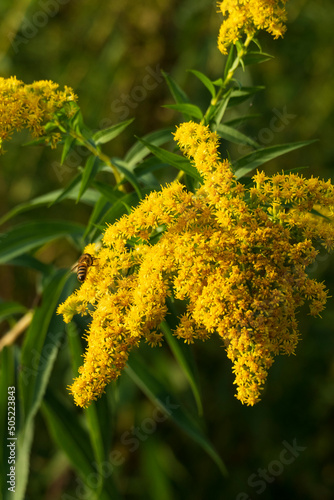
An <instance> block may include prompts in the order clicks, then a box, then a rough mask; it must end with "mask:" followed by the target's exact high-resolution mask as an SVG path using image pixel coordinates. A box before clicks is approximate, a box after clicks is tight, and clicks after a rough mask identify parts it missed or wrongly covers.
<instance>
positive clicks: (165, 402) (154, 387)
mask: <svg viewBox="0 0 334 500" xmlns="http://www.w3.org/2000/svg"><path fill="white" fill-rule="evenodd" d="M125 370H126V372H127V374H128V375H129V376H130V377H131V379H132V380H133V381H134V382H135V383H136V384H137V385H138V387H139V388H140V389H141V390H142V391H143V392H144V394H146V396H147V397H148V398H149V399H150V400H151V401H152V403H153V404H154V405H156V406H158V407H159V408H161V409H162V410H163V411H164V413H165V414H166V415H168V416H169V418H170V419H171V420H172V421H173V422H175V423H176V424H177V425H178V426H179V427H180V428H181V429H182V430H183V431H184V432H185V433H186V434H187V435H188V436H190V437H191V438H192V439H193V440H194V441H195V442H196V443H197V444H199V445H200V446H201V447H202V448H203V449H204V450H205V451H206V452H207V453H208V455H210V456H211V458H212V459H213V460H214V462H215V463H216V464H217V466H218V467H219V469H220V470H221V472H222V474H223V475H227V471H226V467H225V465H224V463H223V461H222V459H221V458H220V456H219V455H218V453H217V452H216V450H215V449H214V447H213V445H212V444H211V443H210V441H209V440H208V438H207V437H206V436H205V435H204V433H203V431H202V429H201V427H200V425H199V423H198V421H197V420H196V419H195V418H194V417H193V416H191V415H189V414H188V413H187V412H186V410H185V408H182V406H181V405H180V403H178V402H177V401H176V400H175V398H174V397H173V396H171V394H170V392H169V391H167V390H166V389H165V388H164V387H163V385H162V384H161V383H160V382H159V381H158V380H157V378H156V377H155V376H154V375H153V374H151V373H150V372H149V369H148V367H147V365H144V364H143V362H140V361H139V356H138V354H137V353H136V356H131V357H130V360H129V361H128V364H127V367H126V369H125Z"/></svg>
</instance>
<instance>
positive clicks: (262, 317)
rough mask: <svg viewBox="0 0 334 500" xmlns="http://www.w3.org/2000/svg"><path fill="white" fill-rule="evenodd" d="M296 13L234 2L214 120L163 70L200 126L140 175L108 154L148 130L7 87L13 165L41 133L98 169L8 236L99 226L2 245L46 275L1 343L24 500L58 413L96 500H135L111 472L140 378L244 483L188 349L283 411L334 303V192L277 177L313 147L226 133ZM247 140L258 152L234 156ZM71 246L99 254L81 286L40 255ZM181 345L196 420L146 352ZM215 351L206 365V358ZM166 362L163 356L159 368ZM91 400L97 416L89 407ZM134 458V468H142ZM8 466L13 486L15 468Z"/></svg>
mask: <svg viewBox="0 0 334 500" xmlns="http://www.w3.org/2000/svg"><path fill="white" fill-rule="evenodd" d="M285 4H286V1H285V0H254V1H252V2H250V1H248V0H237V1H231V0H223V1H221V2H218V15H219V16H221V27H220V30H219V35H218V40H217V46H218V49H219V51H220V52H221V58H222V59H221V61H222V65H221V67H220V68H219V69H217V73H216V74H215V75H213V76H211V77H209V76H207V75H206V74H204V73H202V72H200V71H198V70H197V69H196V68H195V69H193V70H192V76H193V77H194V78H197V79H198V80H199V82H200V84H201V85H203V92H207V93H208V94H209V95H210V101H209V103H208V105H207V107H206V109H203V106H202V104H200V103H197V102H191V100H190V99H189V97H188V96H187V94H186V92H185V91H184V90H183V89H182V88H181V87H180V86H179V84H178V83H177V82H176V81H175V80H174V79H173V78H172V77H171V76H170V75H169V74H167V73H165V72H163V76H164V79H165V83H166V85H167V86H168V88H169V90H170V92H171V94H172V96H173V98H174V100H175V103H174V104H169V105H166V107H167V108H168V109H170V110H174V112H175V114H174V115H172V116H174V117H175V116H180V115H182V118H181V119H180V120H179V121H178V123H172V124H170V127H169V128H164V129H159V130H151V131H149V133H148V134H147V135H146V136H145V137H143V138H137V137H136V138H135V139H134V141H133V145H132V146H131V148H130V149H129V151H128V152H127V153H126V154H125V155H124V157H123V158H122V159H121V158H118V157H113V156H110V155H109V154H108V153H106V152H105V150H104V145H105V144H107V143H111V144H113V143H112V141H114V140H115V139H117V138H119V137H120V134H122V133H124V131H127V130H129V129H128V127H129V126H130V125H131V127H135V123H136V122H135V121H134V122H133V119H127V120H125V121H121V122H118V123H115V124H112V125H111V126H109V127H108V128H105V129H102V130H97V131H96V130H95V131H93V130H91V129H90V127H88V126H87V125H86V124H85V121H84V118H83V116H84V114H85V113H84V109H83V110H81V109H80V106H79V104H80V91H79V90H76V89H75V90H72V88H70V87H67V86H65V87H64V90H62V89H61V88H60V86H59V85H58V84H57V83H53V82H52V81H44V80H43V81H35V82H33V83H24V82H22V81H20V80H19V79H17V78H16V77H15V76H12V77H8V78H0V110H1V113H0V114H1V116H0V141H1V142H0V150H1V153H2V154H6V150H5V148H6V147H8V148H10V147H12V143H11V142H9V141H10V140H11V139H12V137H13V134H14V133H15V131H22V130H23V129H27V130H28V131H30V132H31V135H32V140H31V141H30V142H29V143H28V144H26V145H25V147H26V148H27V149H26V150H27V151H28V148H29V147H32V146H37V145H38V146H39V147H41V146H42V145H45V146H49V147H51V148H58V150H59V149H60V148H61V151H62V152H61V155H60V163H61V165H63V164H65V163H66V160H67V159H68V158H69V156H70V155H71V154H72V152H73V151H75V150H76V149H80V154H81V158H82V162H81V163H80V164H79V165H78V168H77V170H76V173H75V175H73V176H72V178H71V179H70V181H69V183H68V185H67V186H65V187H62V188H61V189H57V190H56V191H53V192H50V193H47V194H45V195H43V196H40V197H39V198H36V199H34V200H32V201H30V202H29V203H25V204H23V205H22V206H18V207H15V208H14V209H12V210H11V211H10V212H9V213H7V214H5V215H4V216H3V217H2V218H1V220H0V222H1V223H2V224H5V223H8V221H9V220H11V219H12V218H13V217H15V216H17V215H19V214H20V213H24V212H26V211H28V210H30V209H31V208H36V207H37V208H38V207H41V206H42V207H51V206H55V205H59V204H61V203H63V202H64V201H65V200H75V201H76V202H77V203H81V202H83V201H84V202H86V201H87V202H88V203H90V204H91V206H92V211H91V215H90V217H89V220H87V221H86V222H85V223H84V224H82V223H78V222H76V221H72V220H71V217H70V216H69V217H68V218H66V219H65V220H54V219H40V218H36V220H33V221H31V222H23V223H22V224H18V225H14V226H13V227H10V228H9V229H8V230H5V231H4V232H3V233H2V234H1V240H0V262H1V263H2V264H5V263H11V264H13V265H18V266H22V265H23V266H27V267H30V268H32V269H34V270H36V271H38V272H39V273H41V275H42V279H41V280H40V282H39V285H38V290H39V294H38V295H39V297H38V300H37V301H36V305H35V306H34V307H33V308H32V309H31V310H26V309H25V308H23V307H21V308H20V306H18V304H16V303H8V305H7V306H6V304H3V309H2V315H3V316H4V317H6V316H7V317H10V318H11V321H10V324H11V328H10V329H9V331H8V332H7V334H6V335H5V336H4V337H3V338H2V339H1V348H2V377H3V380H4V381H5V382H6V383H7V382H8V384H7V385H8V386H9V387H11V395H12V397H13V398H14V399H15V398H16V404H17V412H18V414H19V416H20V420H19V421H18V423H17V429H16V431H17V437H18V441H17V465H16V476H15V478H14V475H13V477H12V478H11V480H12V481H13V483H14V485H13V488H14V490H10V491H11V492H12V491H15V494H16V495H17V496H16V497H15V498H17V499H23V498H24V495H25V491H26V487H27V478H28V472H29V460H28V459H29V453H30V450H31V443H32V435H33V428H34V420H35V418H36V415H37V412H38V410H39V409H40V408H41V409H42V413H43V416H44V418H45V421H46V422H47V423H48V426H49V428H50V432H51V434H52V436H53V438H54V440H55V442H56V443H57V444H58V445H59V447H60V448H62V449H63V450H64V451H65V453H66V454H67V456H68V458H69V460H70V462H71V463H72V464H73V466H74V467H75V468H76V469H77V471H78V473H79V475H80V477H81V478H82V481H83V483H84V484H85V488H86V491H87V492H88V493H87V494H88V495H90V496H88V497H87V498H99V499H102V500H104V499H105V500H107V499H109V498H121V494H120V492H119V491H118V488H117V487H116V483H115V481H114V478H113V477H112V474H105V472H103V471H105V468H103V467H104V466H105V463H106V461H107V462H108V460H110V455H109V452H110V449H109V446H110V440H109V441H108V439H109V438H110V436H109V434H108V439H105V438H104V431H105V428H106V422H109V420H108V419H109V416H110V402H111V401H112V400H114V399H115V398H116V394H117V391H118V386H117V384H120V383H121V382H120V381H121V380H122V378H123V376H124V373H127V375H128V376H130V378H131V379H132V380H133V382H134V383H135V384H137V385H138V387H140V388H141V389H142V390H143V391H144V393H145V394H146V395H147V397H148V398H149V399H150V400H151V401H152V402H154V404H156V405H158V407H159V408H160V410H161V412H162V413H163V414H165V415H167V416H168V417H170V418H171V420H172V421H174V422H175V423H176V424H178V425H179V426H180V428H181V429H183V430H184V431H185V433H186V434H188V436H190V437H191V438H192V439H193V440H194V441H195V442H196V443H197V445H199V446H202V448H203V449H204V450H205V451H206V452H207V453H208V454H209V455H210V457H211V459H213V460H214V461H215V462H216V464H217V466H218V468H219V469H220V471H221V473H222V474H223V475H226V473H227V470H228V468H229V464H227V465H226V466H225V464H224V462H223V460H222V457H221V456H220V455H219V453H217V450H216V449H215V446H214V444H213V443H212V442H211V441H210V440H209V438H208V437H207V433H206V432H205V431H204V430H203V404H202V398H201V394H200V390H199V386H200V380H201V372H200V371H199V373H198V374H197V373H196V370H195V368H194V360H193V358H192V354H191V350H190V347H191V346H189V345H188V344H195V345H197V344H200V341H202V342H204V341H205V342H212V341H213V338H216V340H217V339H219V342H220V345H221V347H222V349H221V356H222V357H223V356H225V354H224V351H225V353H226V356H227V358H228V359H229V360H230V362H231V369H232V372H233V376H234V384H235V386H236V391H235V395H236V398H237V399H238V400H239V402H238V404H239V405H241V404H243V405H245V406H246V407H247V406H254V405H255V404H256V403H258V402H259V401H260V400H262V404H266V392H265V391H264V389H265V388H266V387H269V390H270V380H269V381H267V378H268V371H269V368H271V367H272V365H273V363H274V360H275V358H276V357H277V356H279V355H284V354H287V355H291V354H295V351H296V347H297V344H298V342H299V340H300V328H299V324H298V321H299V312H300V310H301V309H303V307H304V309H303V310H305V306H308V312H309V314H310V315H311V316H315V317H319V319H318V321H321V319H320V314H321V312H322V311H324V309H325V305H326V302H327V299H328V296H329V291H328V290H327V288H326V286H325V284H324V283H323V282H321V281H319V280H317V279H316V278H314V277H311V276H310V274H309V272H308V271H309V269H310V266H312V265H313V264H314V263H315V262H316V259H317V257H318V255H319V254H320V252H327V253H329V252H331V251H332V250H333V248H334V227H333V215H334V188H333V185H332V184H331V182H330V180H321V179H320V178H318V177H314V176H313V175H309V176H308V175H307V171H304V173H303V174H300V173H299V170H298V168H296V169H294V170H289V171H286V170H285V169H284V163H282V165H281V167H280V169H279V171H278V172H277V173H266V171H265V170H264V168H265V167H264V165H265V163H266V162H268V161H269V160H272V159H277V161H278V162H279V161H280V160H281V158H280V157H281V156H282V155H284V154H286V153H289V152H291V151H294V150H297V149H299V148H301V147H304V146H308V145H309V144H311V143H312V141H301V142H290V143H286V144H281V145H280V144H275V145H270V146H268V147H261V146H260V145H259V144H258V143H257V142H256V141H255V140H254V139H252V138H251V137H249V136H247V135H245V134H243V133H242V132H240V131H239V130H238V128H237V124H238V123H240V120H242V119H244V120H247V117H244V118H241V119H240V120H234V121H233V120H232V121H226V113H227V111H228V110H231V109H233V108H235V109H238V106H239V105H240V104H242V103H243V102H245V101H246V100H247V99H249V98H250V97H252V96H254V95H255V94H256V93H257V92H258V91H259V90H261V88H260V87H255V86H252V87H247V86H243V85H242V83H241V82H240V71H245V68H246V66H249V65H252V64H260V63H263V62H265V61H268V60H270V59H271V56H270V55H269V54H267V53H265V52H263V51H262V48H261V45H260V42H259V37H260V36H261V31H266V32H268V33H269V34H270V35H272V36H273V37H274V39H277V38H279V37H283V35H284V34H285V32H286V22H287V13H286V9H285ZM238 71H239V73H238ZM237 75H238V76H237ZM229 142H233V143H237V144H241V145H243V146H246V147H247V148H248V149H249V152H248V153H247V154H246V155H245V156H243V157H241V158H233V155H231V153H230V150H229V148H228V147H227V146H226V145H227V144H229ZM6 144H8V146H6ZM163 146H164V147H163ZM162 169H167V171H168V172H169V174H170V172H174V174H173V175H174V178H173V179H171V180H169V181H168V182H164V183H162V182H161V180H160V177H159V175H158V174H157V173H159V172H160V171H161V170H162ZM101 179H103V181H101ZM106 179H107V180H106ZM43 210H44V209H43ZM45 210H46V208H45ZM59 238H67V240H69V241H70V242H71V245H72V246H73V248H75V250H76V251H77V255H78V258H79V257H80V255H81V254H86V255H85V257H84V258H83V259H81V260H79V262H78V264H77V265H76V266H75V265H74V266H73V269H74V270H76V269H77V270H78V277H79V282H78V281H76V277H75V273H71V272H70V271H71V270H73V269H72V266H71V267H70V268H69V269H57V267H56V266H53V265H52V263H44V262H41V261H40V260H39V259H38V257H37V255H36V251H37V250H38V249H40V248H42V247H43V246H44V245H51V244H53V243H54V241H55V240H56V239H59ZM18 313H20V314H21V316H22V318H21V319H20V320H19V321H18V322H17V323H15V322H13V319H12V315H13V314H18ZM65 328H66V333H67V336H68V342H69V346H70V353H71V357H72V366H73V372H74V381H72V382H70V381H69V382H70V385H69V388H68V392H67V393H66V394H67V399H66V398H65V397H64V396H61V397H59V396H58V395H57V392H56V391H55V390H54V387H53V385H52V384H51V383H50V380H51V373H52V368H53V366H54V363H55V360H56V358H57V353H58V352H59V348H60V345H61V342H62V338H63V333H64V329H65ZM25 330H26V333H25V337H24V341H23V344H22V346H21V347H20V349H19V350H17V351H16V350H15V351H14V350H13V349H14V348H13V344H14V342H15V340H16V338H17V337H18V336H19V335H20V334H21V333H22V332H24V331H25ZM81 339H83V343H82V341H81ZM164 341H167V343H168V346H169V348H170V350H171V352H172V354H173V355H174V357H175V359H176V362H177V363H178V366H179V369H181V370H182V371H183V372H184V377H185V379H186V380H187V382H188V384H189V387H190V390H191V393H192V397H193V402H194V405H193V407H192V411H191V415H190V413H189V410H188V408H187V405H183V404H182V403H181V401H180V400H178V398H177V397H176V396H175V392H176V391H174V392H173V389H172V388H171V389H170V390H169V389H167V386H166V385H164V384H163V383H162V382H161V381H160V380H158V377H157V380H156V379H155V377H154V375H152V373H151V371H150V369H149V367H148V366H145V364H143V363H142V362H141V357H140V352H141V350H142V348H143V345H144V344H145V343H146V344H148V345H149V346H151V347H156V348H160V347H162V346H163V344H164ZM184 344H186V345H184ZM82 345H83V346H84V350H85V351H84V354H82ZM197 348H198V352H200V349H201V345H198V346H197ZM157 352H160V350H159V349H154V350H152V351H151V354H150V356H151V357H152V359H153V358H154V357H155V356H158V354H157ZM82 357H83V359H81V358H82ZM16 359H17V361H16ZM16 363H18V364H19V367H16V366H15V365H16ZM153 363H154V361H153ZM116 380H117V383H116V382H115V381H116ZM108 384H109V385H108ZM283 390H284V387H282V391H283ZM106 392H107V394H105V393H106ZM69 394H70V395H71V396H70V397H69ZM72 397H73V399H72ZM170 398H171V399H172V402H171V400H170ZM14 399H13V400H14ZM231 399H232V400H233V398H231ZM73 400H74V403H75V405H77V406H78V407H81V408H83V409H84V410H80V409H78V408H75V407H74V405H73ZM253 410H254V409H253V408H249V409H248V411H250V412H251V411H253ZM78 411H80V412H82V411H83V415H85V417H84V418H85V419H86V426H85V425H82V422H81V420H80V418H77V417H78V413H77V412H78ZM80 415H81V413H80ZM166 418H167V417H166ZM161 421H162V420H161ZM87 426H88V430H87ZM108 426H109V423H108ZM110 426H111V423H110ZM13 428H14V427H13ZM109 431H110V429H108V433H109ZM143 440H144V439H143ZM121 459H122V460H121ZM121 459H120V460H121V461H120V463H121V464H122V463H124V460H125V459H124V456H122V455H121ZM123 459H124V460H123ZM108 463H109V462H108ZM5 467H7V469H6V470H8V464H7V465H5ZM4 470H5V469H4ZM13 474H14V473H13ZM18 474H19V475H18ZM93 474H96V475H97V478H98V479H97V481H96V483H95V484H94V486H92V484H91V482H90V481H89V477H90V476H91V475H93ZM7 486H8V485H6V484H5V482H4V481H3V480H2V483H1V488H2V492H3V498H11V497H10V496H8V491H9V490H8V488H7ZM61 498H73V497H72V496H70V497H68V496H66V494H65V496H61ZM147 498H148V497H147ZM152 498H153V497H152ZM155 498H158V497H155ZM159 498H160V497H159ZM161 498H162V497H161ZM166 498H172V497H170V496H168V497H167V496H166ZM207 498H209V497H207ZM216 498H218V497H216ZM240 498H241V497H240ZM244 498H246V497H244Z"/></svg>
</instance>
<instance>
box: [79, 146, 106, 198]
mask: <svg viewBox="0 0 334 500" xmlns="http://www.w3.org/2000/svg"><path fill="white" fill-rule="evenodd" d="M99 164H100V160H99V158H97V157H96V156H89V158H88V159H87V161H86V165H85V168H84V170H83V172H82V179H81V184H80V190H79V194H78V197H77V202H78V201H79V200H80V198H81V196H82V195H83V194H84V192H85V191H86V189H87V188H88V186H89V185H90V183H91V182H92V180H93V179H94V177H95V176H96V174H97V172H98V169H99Z"/></svg>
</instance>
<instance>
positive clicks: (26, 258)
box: [8, 253, 55, 276]
mask: <svg viewBox="0 0 334 500" xmlns="http://www.w3.org/2000/svg"><path fill="white" fill-rule="evenodd" d="M8 263H9V264H10V265H11V266H19V267H27V268H29V269H34V270H35V271H38V272H40V273H42V274H43V275H45V276H47V275H49V274H51V273H52V272H54V270H55V268H54V266H53V265H52V264H45V263H44V262H41V261H40V260H38V259H36V258H35V257H33V256H32V255H29V254H27V253H25V254H22V255H20V256H19V257H15V259H11V260H10V261H9V262H8Z"/></svg>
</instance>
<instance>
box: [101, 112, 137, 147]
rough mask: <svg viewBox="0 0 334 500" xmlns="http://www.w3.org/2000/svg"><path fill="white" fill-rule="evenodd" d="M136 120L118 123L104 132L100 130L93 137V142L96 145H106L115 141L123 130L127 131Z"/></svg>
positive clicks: (131, 119)
mask: <svg viewBox="0 0 334 500" xmlns="http://www.w3.org/2000/svg"><path fill="white" fill-rule="evenodd" d="M133 120H134V118H130V120H124V121H123V122H119V123H116V124H115V125H112V126H111V127H108V128H106V129H103V130H99V131H98V132H96V133H95V134H94V135H93V141H94V142H95V144H105V143H106V142H109V141H111V140H112V139H115V137H117V136H118V135H119V134H120V133H121V132H123V130H125V129H126V128H127V127H128V126H129V125H130V123H132V122H133Z"/></svg>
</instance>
